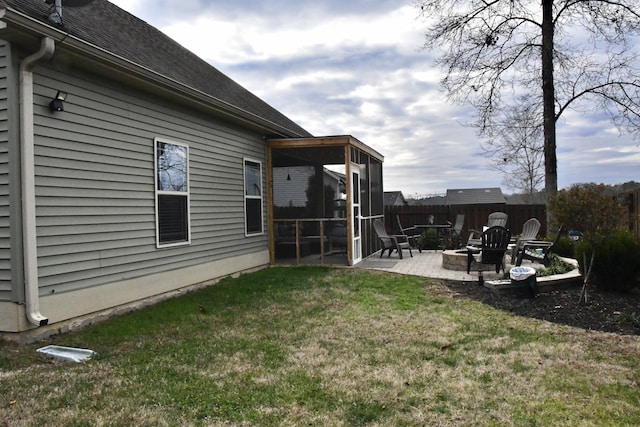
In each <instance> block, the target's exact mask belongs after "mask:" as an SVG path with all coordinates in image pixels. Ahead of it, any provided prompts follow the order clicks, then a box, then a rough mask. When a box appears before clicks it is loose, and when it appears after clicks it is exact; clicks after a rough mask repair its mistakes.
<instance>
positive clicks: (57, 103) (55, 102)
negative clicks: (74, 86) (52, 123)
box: [49, 90, 67, 111]
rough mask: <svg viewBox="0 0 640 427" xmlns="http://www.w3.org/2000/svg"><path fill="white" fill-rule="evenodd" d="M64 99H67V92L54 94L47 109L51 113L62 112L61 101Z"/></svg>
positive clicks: (62, 104) (62, 105)
mask: <svg viewBox="0 0 640 427" xmlns="http://www.w3.org/2000/svg"><path fill="white" fill-rule="evenodd" d="M65 99H67V92H62V91H61V90H59V91H58V93H56V96H55V98H53V99H52V100H51V102H50V103H49V109H50V110H51V111H64V103H63V101H64V100H65Z"/></svg>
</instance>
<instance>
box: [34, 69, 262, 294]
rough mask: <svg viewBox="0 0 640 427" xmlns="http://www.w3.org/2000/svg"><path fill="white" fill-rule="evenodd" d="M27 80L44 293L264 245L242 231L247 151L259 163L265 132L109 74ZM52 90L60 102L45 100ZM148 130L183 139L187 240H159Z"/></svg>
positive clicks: (50, 73) (56, 74) (55, 74)
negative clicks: (57, 107) (52, 104)
mask: <svg viewBox="0 0 640 427" xmlns="http://www.w3.org/2000/svg"><path fill="white" fill-rule="evenodd" d="M35 83H36V84H35V89H34V90H35V95H34V99H35V101H34V102H35V104H36V108H35V123H36V129H35V132H36V149H35V150H36V159H35V160H36V204H37V226H38V227H37V236H38V264H39V276H40V287H41V294H45V295H46V294H48V293H51V292H64V291H68V290H72V289H78V288H86V287H91V286H97V285H100V284H104V283H109V282H113V281H117V280H123V279H130V278H134V277H138V276H143V275H148V274H152V273H158V272H162V271H168V270H172V269H175V268H180V267H187V266H192V265H197V264H201V263H205V262H210V261H215V260H221V259H224V258H227V257H233V256H237V255H241V254H247V253H252V252H257V251H261V250H264V249H266V248H267V235H266V233H265V235H263V236H256V237H249V238H247V237H245V236H244V195H243V157H251V158H255V159H258V160H261V161H262V162H263V170H265V169H266V163H265V159H266V148H265V144H264V141H263V140H262V138H261V135H259V134H257V133H255V132H250V131H248V130H244V129H241V128H239V127H237V126H233V125H231V124H229V123H225V122H223V121H220V120H218V119H215V118H213V117H211V116H206V115H204V114H202V113H200V112H196V111H189V110H188V109H185V108H184V107H183V106H180V105H176V104H172V103H170V102H167V101H164V100H162V99H160V98H155V97H152V96H151V95H148V94H143V93H141V92H135V91H133V90H131V89H130V88H126V87H124V86H120V85H118V84H117V83H114V82H110V81H108V80H98V79H95V78H94V79H93V80H92V79H89V78H87V77H85V76H82V75H79V74H73V75H72V74H63V73H60V72H58V71H53V70H47V71H46V72H42V73H40V72H39V73H38V75H36V76H35ZM56 90H63V91H65V92H67V93H68V94H69V95H68V97H67V100H66V101H65V103H64V109H65V111H64V112H61V113H51V112H49V110H48V108H47V105H48V102H49V100H50V99H51V97H52V96H53V95H55V93H56ZM155 137H161V138H165V139H168V140H173V141H176V142H180V143H183V144H187V145H188V146H189V162H190V163H189V168H190V176H189V182H190V199H191V244H190V245H184V246H176V247H170V248H161V249H157V248H156V245H155V233H156V228H155V193H154V156H153V147H154V138H155ZM263 175H264V174H263ZM264 179H265V178H264V176H263V181H264ZM263 188H266V183H264V182H263ZM265 202H266V200H265ZM265 212H266V209H265ZM265 226H266V221H265ZM211 274H212V277H213V276H215V274H216V272H215V271H212V272H211Z"/></svg>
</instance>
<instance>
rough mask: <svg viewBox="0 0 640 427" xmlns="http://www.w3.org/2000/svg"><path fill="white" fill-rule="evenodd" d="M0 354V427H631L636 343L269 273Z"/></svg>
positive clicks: (401, 287)
mask: <svg viewBox="0 0 640 427" xmlns="http://www.w3.org/2000/svg"><path fill="white" fill-rule="evenodd" d="M52 342H53V343H55V344H59V345H69V346H76V347H83V348H91V349H93V350H95V351H97V352H98V356H97V357H95V358H94V359H92V360H91V361H89V362H87V363H83V364H72V363H62V362H53V361H49V360H46V359H44V358H42V356H41V355H39V354H37V353H36V352H35V349H36V348H38V347H40V346H42V345H44V344H43V343H40V344H34V345H28V346H22V347H18V346H16V345H13V344H8V343H3V344H0V399H2V400H0V425H7V426H21V425H43V426H46V425H56V426H94V425H109V426H120V425H122V426H129V425H137V426H174V425H194V426H200V425H202V426H204V425H207V426H208V425H219V426H227V425H233V426H235V425H243V426H270V425H278V426H280V425H284V426H287V425H290V426H297V425H322V426H325V425H329V426H364V425H368V426H382V425H385V426H386V425H399V426H424V425H439V426H447V425H456V426H458V425H463V426H464V425H467V426H497V425H500V426H572V425H576V426H577V425H579V426H600V425H619V426H636V425H640V388H639V386H638V383H639V381H640V366H639V362H638V353H639V350H640V339H639V338H638V337H630V336H618V335H613V334H606V333H597V332H589V331H583V330H579V329H574V328H570V327H567V326H562V325H556V324H551V323H547V322H542V321H538V320H535V319H528V318H519V317H515V316H513V315H510V314H509V313H505V312H501V311H498V310H495V309H492V308H490V307H487V306H484V305H482V304H480V303H478V302H474V301H470V300H467V299H464V298H459V297H458V296H457V295H455V294H453V293H452V292H451V291H449V289H448V288H446V287H445V286H444V285H442V284H440V283H439V282H437V281H430V280H428V279H425V278H419V277H413V276H399V275H393V274H388V273H380V272H368V271H363V270H357V269H332V268H323V267H296V268H291V267H282V268H271V269H267V270H264V271H260V272H257V273H252V274H247V275H243V276H240V277H239V278H235V279H226V280H224V281H222V282H221V283H220V284H218V285H216V286H212V287H210V288H207V289H204V290H200V291H197V292H193V293H189V294H187V295H184V296H182V297H180V298H176V299H173V300H169V301H165V302H163V303H160V304H158V305H156V306H153V307H149V308H146V309H144V310H141V311H138V312H134V313H131V314H128V315H125V316H121V317H118V318H114V319H112V320H110V321H108V322H104V323H102V324H99V325H95V326H92V327H89V328H87V329H84V330H82V331H78V332H75V333H70V334H66V335H62V336H58V337H56V338H55V339H53V340H52Z"/></svg>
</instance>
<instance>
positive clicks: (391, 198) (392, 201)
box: [384, 191, 407, 206]
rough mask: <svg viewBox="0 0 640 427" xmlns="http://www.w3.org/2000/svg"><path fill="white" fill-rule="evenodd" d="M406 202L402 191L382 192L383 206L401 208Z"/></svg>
mask: <svg viewBox="0 0 640 427" xmlns="http://www.w3.org/2000/svg"><path fill="white" fill-rule="evenodd" d="M406 203H407V202H406V200H405V199H404V195H403V194H402V191H385V192H384V205H385V206H402V205H405V204H406Z"/></svg>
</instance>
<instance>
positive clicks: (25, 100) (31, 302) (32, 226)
mask: <svg viewBox="0 0 640 427" xmlns="http://www.w3.org/2000/svg"><path fill="white" fill-rule="evenodd" d="M54 50H55V43H54V41H53V39H52V38H50V37H43V38H42V40H41V43H40V50H39V51H37V52H35V53H34V54H32V55H31V56H29V57H27V58H25V59H24V60H23V61H22V63H21V64H20V148H21V151H20V157H21V166H22V170H21V175H22V176H21V182H22V245H23V258H24V260H23V262H24V298H25V311H26V315H27V319H29V322H31V323H32V324H34V325H36V326H44V325H46V324H47V323H49V319H48V318H46V317H45V316H43V315H42V314H40V295H39V284H38V247H37V240H36V184H35V159H34V158H35V153H34V135H33V134H34V132H33V72H32V71H33V69H34V68H35V66H36V65H37V64H38V62H39V61H40V60H43V59H45V60H46V59H49V58H51V56H52V55H53V52H54Z"/></svg>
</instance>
